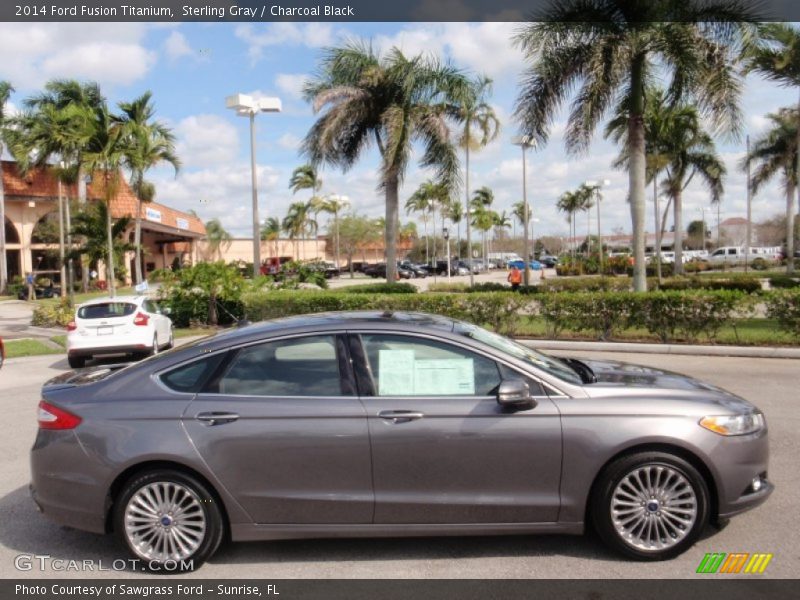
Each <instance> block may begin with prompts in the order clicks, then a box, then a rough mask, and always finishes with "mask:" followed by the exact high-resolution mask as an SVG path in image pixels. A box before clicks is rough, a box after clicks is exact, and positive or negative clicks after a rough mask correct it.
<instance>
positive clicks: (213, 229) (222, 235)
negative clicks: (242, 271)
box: [206, 219, 233, 260]
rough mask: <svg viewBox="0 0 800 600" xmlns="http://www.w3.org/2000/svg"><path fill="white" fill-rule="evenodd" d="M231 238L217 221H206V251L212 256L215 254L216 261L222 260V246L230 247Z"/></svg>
mask: <svg viewBox="0 0 800 600" xmlns="http://www.w3.org/2000/svg"><path fill="white" fill-rule="evenodd" d="M232 239H233V237H232V236H231V234H230V233H228V232H227V231H226V229H225V228H224V227H223V226H222V223H221V222H220V220H219V219H211V220H210V221H206V240H207V242H208V249H209V250H210V251H211V253H212V254H214V253H216V255H217V259H218V260H222V246H223V245H225V246H228V245H230V242H231V240H232Z"/></svg>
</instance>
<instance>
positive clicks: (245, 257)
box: [197, 238, 341, 263]
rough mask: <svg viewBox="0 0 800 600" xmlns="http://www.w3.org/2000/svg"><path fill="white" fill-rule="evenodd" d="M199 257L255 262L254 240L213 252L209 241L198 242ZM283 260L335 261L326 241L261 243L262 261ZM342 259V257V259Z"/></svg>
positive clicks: (228, 244) (231, 243)
mask: <svg viewBox="0 0 800 600" xmlns="http://www.w3.org/2000/svg"><path fill="white" fill-rule="evenodd" d="M197 255H198V258H199V260H205V261H211V260H223V261H225V262H226V263H228V262H235V261H242V262H252V261H253V240H252V238H234V239H232V240H230V241H229V242H224V243H223V244H222V245H221V246H220V247H219V249H217V250H213V249H212V248H211V247H210V245H209V243H208V240H198V242H197ZM275 257H278V258H281V259H284V260H286V259H289V260H300V261H313V260H331V261H332V260H333V251H332V250H331V251H330V252H328V249H327V248H326V243H325V240H324V239H322V238H320V239H317V240H305V241H304V240H288V239H280V240H276V241H269V242H265V241H262V242H261V260H262V261H268V260H269V259H271V258H275ZM340 259H341V257H340Z"/></svg>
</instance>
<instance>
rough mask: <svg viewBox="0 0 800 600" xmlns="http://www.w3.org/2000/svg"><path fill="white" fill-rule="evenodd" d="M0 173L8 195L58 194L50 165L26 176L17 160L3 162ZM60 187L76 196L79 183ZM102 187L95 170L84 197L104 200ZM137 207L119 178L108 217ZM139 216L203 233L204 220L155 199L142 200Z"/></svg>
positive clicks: (127, 213)
mask: <svg viewBox="0 0 800 600" xmlns="http://www.w3.org/2000/svg"><path fill="white" fill-rule="evenodd" d="M2 176H3V189H4V190H5V195H6V196H7V197H10V196H23V197H35V198H57V197H58V180H57V179H56V178H55V177H53V176H52V173H51V172H50V169H49V168H35V169H31V170H30V171H29V172H28V173H27V174H26V175H22V174H21V173H20V172H19V170H18V169H17V163H15V162H12V161H2ZM62 189H63V192H64V194H65V195H66V196H68V197H71V198H75V197H77V196H78V186H77V185H76V184H73V185H63V186H62ZM103 190H104V185H103V175H102V174H101V173H95V174H94V176H93V177H92V183H90V184H88V185H87V186H86V196H87V197H88V198H89V199H90V200H101V199H103ZM136 207H137V201H136V194H134V193H133V190H132V189H131V187H130V186H129V185H128V182H127V181H125V178H124V177H122V178H121V179H120V185H119V189H118V190H117V194H116V196H115V197H114V198H112V200H111V216H113V217H114V218H115V219H118V218H119V217H123V216H129V217H135V216H136ZM148 208H150V209H152V210H155V211H157V212H159V213H160V214H161V220H160V221H155V220H154V219H147V209H148ZM142 219H145V220H151V221H155V222H159V223H161V224H162V225H166V226H168V227H174V228H176V229H184V230H187V231H191V232H193V233H199V234H201V235H205V233H206V228H205V225H203V222H202V221H201V220H200V219H198V218H197V217H194V216H192V215H190V214H188V213H184V212H181V211H179V210H175V209H174V208H170V207H169V206H165V205H163V204H159V203H157V202H149V203H142ZM178 219H182V220H183V221H185V223H182V224H185V225H186V227H181V226H179V224H178Z"/></svg>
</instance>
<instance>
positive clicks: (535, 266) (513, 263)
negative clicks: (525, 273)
mask: <svg viewBox="0 0 800 600" xmlns="http://www.w3.org/2000/svg"><path fill="white" fill-rule="evenodd" d="M528 265H529V267H530V269H532V270H533V271H541V270H542V263H540V262H539V261H538V260H532V261H530V262H529V263H528ZM506 266H507V267H508V268H509V269H510V268H512V267H516V268H518V269H524V268H525V262H524V261H521V260H510V261H508V264H507V265H506Z"/></svg>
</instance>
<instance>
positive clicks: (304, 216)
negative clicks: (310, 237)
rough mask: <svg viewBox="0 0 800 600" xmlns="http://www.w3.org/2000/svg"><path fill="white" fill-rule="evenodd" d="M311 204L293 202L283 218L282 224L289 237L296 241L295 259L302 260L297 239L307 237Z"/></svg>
mask: <svg viewBox="0 0 800 600" xmlns="http://www.w3.org/2000/svg"><path fill="white" fill-rule="evenodd" d="M308 217H309V206H308V204H307V203H305V202H292V203H291V204H290V205H289V211H288V212H287V213H286V216H285V217H284V218H283V223H282V224H281V226H282V227H283V230H284V231H285V232H286V233H288V234H289V239H290V240H292V241H293V242H294V255H295V260H300V247H299V244H298V241H297V239H298V238H302V239H305V232H306V231H307V229H308Z"/></svg>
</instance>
